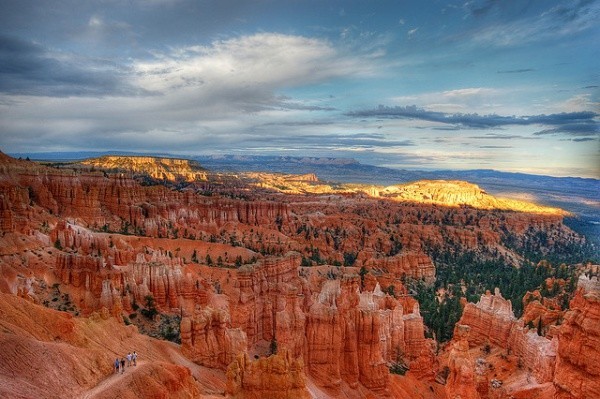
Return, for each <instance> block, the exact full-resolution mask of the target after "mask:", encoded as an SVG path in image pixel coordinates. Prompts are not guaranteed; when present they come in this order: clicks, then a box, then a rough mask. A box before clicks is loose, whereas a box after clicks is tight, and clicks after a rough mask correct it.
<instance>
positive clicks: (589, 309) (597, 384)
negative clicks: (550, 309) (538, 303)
mask: <svg viewBox="0 0 600 399" xmlns="http://www.w3.org/2000/svg"><path fill="white" fill-rule="evenodd" d="M589 287H594V286H593V285H585V286H582V287H580V289H579V291H578V292H577V294H576V295H575V298H574V299H573V300H572V301H571V304H570V308H571V310H570V311H569V312H567V314H566V315H565V320H564V323H563V324H562V326H561V327H560V333H559V335H558V356H557V361H556V371H555V375H554V386H555V388H556V396H555V399H575V398H577V399H580V398H581V399H583V398H599V397H600V363H599V362H598V359H599V358H600V291H597V290H595V289H594V290H590V291H587V289H588V288H589Z"/></svg>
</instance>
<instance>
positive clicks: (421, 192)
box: [378, 180, 568, 216]
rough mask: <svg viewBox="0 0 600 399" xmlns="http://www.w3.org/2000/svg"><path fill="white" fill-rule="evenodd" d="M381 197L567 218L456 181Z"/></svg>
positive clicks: (422, 184) (424, 183)
mask: <svg viewBox="0 0 600 399" xmlns="http://www.w3.org/2000/svg"><path fill="white" fill-rule="evenodd" d="M378 195H379V196H381V197H387V198H392V199H394V200H397V201H412V202H420V203H428V204H437V205H445V206H471V207H473V208H477V209H501V210H509V211H517V212H529V213H540V214H551V215H562V216H566V215H568V212H565V211H563V210H562V209H559V208H552V207H547V206H541V205H537V204H534V203H531V202H525V201H519V200H514V199H508V198H497V197H494V196H492V195H490V194H488V193H486V192H485V191H484V190H482V189H481V188H480V187H479V186H478V185H476V184H472V183H468V182H465V181H458V180H451V181H446V180H420V181H417V182H414V183H409V184H403V185H395V186H388V187H385V188H384V189H383V190H381V191H379V192H378Z"/></svg>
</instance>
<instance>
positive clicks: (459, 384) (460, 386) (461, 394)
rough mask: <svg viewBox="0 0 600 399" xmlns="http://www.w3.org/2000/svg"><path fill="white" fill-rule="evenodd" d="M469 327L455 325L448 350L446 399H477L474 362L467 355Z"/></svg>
mask: <svg viewBox="0 0 600 399" xmlns="http://www.w3.org/2000/svg"><path fill="white" fill-rule="evenodd" d="M470 330H471V329H470V327H469V326H464V325H460V324H457V325H456V328H455V332H454V334H455V337H454V340H453V344H452V349H451V350H450V357H449V359H448V367H449V368H450V375H449V376H448V379H447V380H446V397H447V398H448V399H479V397H480V396H479V393H477V383H476V381H475V362H474V361H473V359H472V358H471V355H470V354H469V341H468V337H469V332H470Z"/></svg>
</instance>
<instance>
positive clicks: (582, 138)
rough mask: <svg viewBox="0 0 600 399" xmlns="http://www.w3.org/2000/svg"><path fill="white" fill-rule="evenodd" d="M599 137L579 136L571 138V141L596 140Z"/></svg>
mask: <svg viewBox="0 0 600 399" xmlns="http://www.w3.org/2000/svg"><path fill="white" fill-rule="evenodd" d="M596 140H597V139H595V138H592V137H578V138H575V139H571V141H575V142H577V143H582V142H586V141H596Z"/></svg>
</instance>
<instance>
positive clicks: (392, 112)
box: [346, 105, 598, 135]
mask: <svg viewBox="0 0 600 399" xmlns="http://www.w3.org/2000/svg"><path fill="white" fill-rule="evenodd" d="M346 115H348V116H351V117H360V118H365V117H371V118H391V119H417V120H424V121H429V122H437V123H443V124H448V125H454V126H458V127H466V128H477V129H492V128H498V127H502V126H511V125H515V126H529V125H546V126H556V127H557V128H556V129H549V130H548V131H547V132H545V131H542V132H538V133H539V134H551V133H569V132H572V133H575V134H577V135H585V134H584V133H585V132H587V133H589V135H591V134H597V131H598V122H597V121H596V120H595V118H596V117H597V116H598V114H596V113H595V112H590V111H582V112H563V113H559V114H549V115H544V114H542V115H530V116H502V115H496V114H490V115H479V114H460V113H456V114H449V113H445V112H439V111H428V110H425V109H423V108H418V107H417V106H416V105H408V106H404V107H402V106H395V107H386V106H384V105H379V106H378V107H377V108H374V109H367V110H361V111H353V112H349V113H347V114H346Z"/></svg>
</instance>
